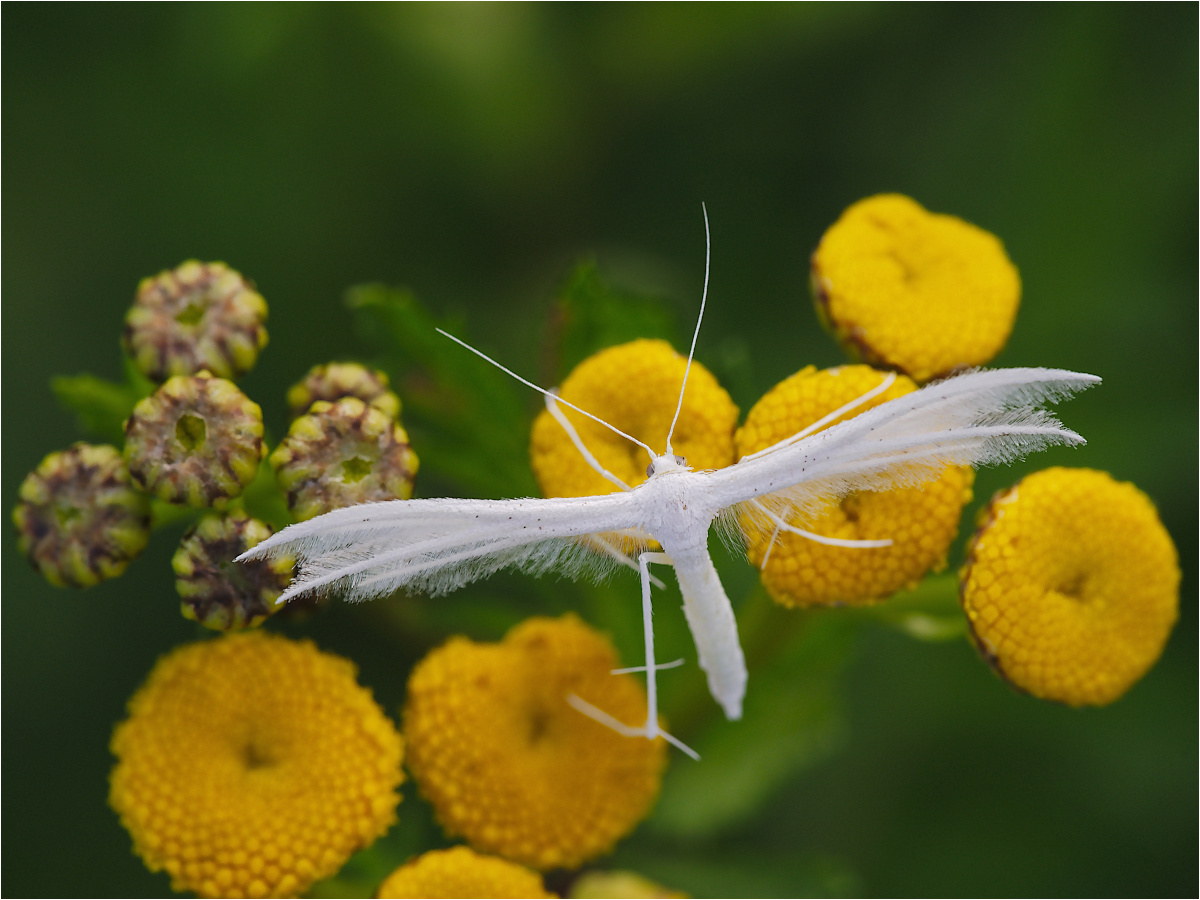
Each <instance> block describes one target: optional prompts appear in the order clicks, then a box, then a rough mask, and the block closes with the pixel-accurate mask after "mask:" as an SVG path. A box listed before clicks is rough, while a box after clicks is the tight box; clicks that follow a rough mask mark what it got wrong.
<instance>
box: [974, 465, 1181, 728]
mask: <svg viewBox="0 0 1200 900" xmlns="http://www.w3.org/2000/svg"><path fill="white" fill-rule="evenodd" d="M980 520H981V523H982V524H981V525H980V527H979V530H978V531H977V532H976V533H975V535H974V537H973V538H972V540H971V545H970V547H969V548H968V551H967V562H966V565H965V566H964V567H963V571H962V581H961V594H960V598H961V600H962V605H963V609H964V610H965V611H966V613H967V620H968V622H969V624H970V628H971V635H972V638H973V639H974V641H975V645H976V646H977V647H978V648H979V651H980V653H982V654H983V656H984V658H985V659H987V661H988V662H989V663H990V664H991V665H992V667H993V668H994V669H995V670H996V671H997V672H998V673H999V674H1000V675H1001V676H1002V677H1003V678H1004V679H1005V680H1007V681H1008V682H1009V683H1010V684H1012V685H1013V686H1014V687H1017V688H1019V689H1020V690H1022V691H1026V692H1028V693H1030V694H1033V695H1034V696H1035V697H1042V698H1044V699H1047V700H1058V701H1061V702H1063V703H1066V704H1069V705H1071V706H1084V705H1093V706H1103V705H1104V704H1106V703H1111V702H1112V701H1114V700H1116V699H1117V698H1118V697H1120V696H1121V695H1122V694H1123V693H1125V691H1127V690H1128V689H1129V688H1130V687H1131V686H1132V685H1133V683H1134V682H1135V681H1137V680H1138V679H1139V678H1141V677H1142V676H1143V675H1144V674H1145V673H1146V671H1147V670H1148V669H1149V668H1150V667H1151V666H1152V665H1154V662H1155V660H1157V659H1158V657H1159V656H1160V655H1161V653H1162V650H1163V647H1164V646H1165V645H1166V642H1167V637H1168V636H1169V635H1170V633H1171V627H1172V626H1173V625H1174V624H1175V619H1176V618H1177V617H1178V615H1179V560H1178V556H1177V554H1176V552H1175V545H1174V543H1172V541H1171V537H1170V535H1168V534H1167V530H1166V529H1165V528H1164V527H1163V525H1162V522H1161V521H1159V518H1158V513H1157V512H1156V511H1155V509H1154V504H1153V503H1152V502H1151V501H1150V499H1149V498H1148V497H1147V496H1146V495H1145V494H1143V493H1142V492H1141V491H1139V490H1138V489H1137V488H1136V487H1134V486H1133V485H1132V484H1129V483H1128V482H1119V481H1115V480H1114V479H1113V478H1112V476H1110V475H1109V474H1108V473H1107V472H1098V471H1095V470H1093V469H1065V468H1052V469H1046V470H1044V471H1042V472H1037V473H1035V474H1033V475H1029V476H1027V477H1026V478H1024V479H1022V480H1021V481H1020V482H1018V483H1017V485H1016V486H1015V487H1013V488H1011V489H1009V490H1007V491H1003V492H1001V493H999V494H997V495H996V496H995V497H994V498H993V499H992V502H991V505H990V506H988V508H987V509H986V510H984V512H983V514H982V515H981V517H980Z"/></svg>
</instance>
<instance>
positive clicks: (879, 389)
mask: <svg viewBox="0 0 1200 900" xmlns="http://www.w3.org/2000/svg"><path fill="white" fill-rule="evenodd" d="M895 380H896V373H895V372H888V373H887V375H886V376H885V377H884V379H883V381H881V382H880V383H879V384H877V385H875V387H873V388H871V389H870V390H869V391H865V392H863V393H861V394H859V395H858V396H857V397H855V398H854V399H853V400H851V401H850V402H849V403H844V404H842V405H841V406H839V407H838V408H837V409H835V410H834V411H833V412H831V413H826V414H825V415H823V416H821V418H819V419H817V421H815V422H813V423H812V424H811V425H809V426H807V427H806V428H802V429H800V430H799V431H797V432H796V433H795V434H793V435H790V436H788V437H785V438H784V439H783V440H782V441H778V442H777V443H774V444H772V445H771V446H770V447H765V448H763V449H762V450H758V451H756V452H754V453H748V454H746V455H745V456H743V457H742V459H739V460H738V462H741V461H742V460H744V459H756V458H758V457H760V456H766V455H767V454H768V453H774V452H775V451H776V450H779V449H781V448H783V447H786V446H788V445H789V444H794V443H796V441H799V440H802V439H804V438H806V437H808V436H809V435H810V434H812V433H813V432H814V431H820V430H821V429H822V428H824V427H825V426H826V425H828V424H830V423H831V422H833V421H835V420H837V419H840V418H841V417H842V416H844V415H845V414H846V413H848V412H850V411H851V410H853V409H856V408H857V407H859V406H862V405H863V404H864V403H866V402H867V401H868V400H873V399H875V398H876V397H878V396H879V395H880V394H882V393H883V392H884V391H886V390H887V389H888V388H890V387H891V386H892V384H893V383H894V382H895Z"/></svg>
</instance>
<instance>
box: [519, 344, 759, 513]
mask: <svg viewBox="0 0 1200 900" xmlns="http://www.w3.org/2000/svg"><path fill="white" fill-rule="evenodd" d="M686 366H687V358H686V357H684V356H681V355H680V354H678V353H676V352H675V350H674V349H673V348H672V347H671V345H670V344H668V343H667V342H666V341H658V340H637V341H631V342H630V343H628V344H620V345H618V346H616V347H609V348H608V349H606V350H601V351H600V352H599V353H596V354H594V355H592V356H590V357H588V358H587V359H585V360H584V361H583V362H581V363H580V364H579V365H578V366H576V367H575V369H574V370H573V371H572V372H571V374H570V375H568V376H567V378H566V380H565V381H563V383H562V386H561V389H560V391H559V396H560V397H562V398H563V399H564V400H567V401H569V402H570V403H573V404H575V405H576V406H578V407H580V408H581V409H585V410H587V411H588V412H590V413H591V414H592V415H595V416H598V417H599V418H601V419H603V420H604V421H606V422H608V423H609V424H611V425H613V426H615V427H616V428H619V429H621V430H622V431H624V432H625V433H626V434H629V435H632V436H633V437H635V438H637V439H638V440H640V441H642V442H643V443H644V444H646V445H648V446H650V447H652V448H653V449H654V450H655V451H656V452H658V453H661V452H663V451H664V450H665V449H666V444H667V432H668V431H669V430H670V427H671V418H672V417H673V416H674V415H675V407H676V404H677V402H678V399H679V389H680V386H681V385H682V384H683V373H684V369H685V368H686ZM559 408H560V409H561V410H562V412H563V413H564V415H565V416H566V417H567V419H568V420H569V421H570V422H571V424H572V425H574V426H575V430H576V431H577V432H578V433H579V437H580V438H581V439H582V440H583V443H584V446H586V447H587V448H588V449H589V450H590V451H591V452H592V453H593V454H594V455H595V457H596V459H597V460H599V462H600V464H601V465H602V466H604V467H605V468H606V469H608V470H609V471H610V472H612V473H613V474H614V475H616V476H617V477H618V478H620V479H621V480H622V481H624V482H625V483H626V484H627V485H629V486H630V487H636V486H637V485H639V484H641V483H642V482H643V481H645V480H646V467H647V466H648V465H649V464H650V457H649V455H648V454H647V453H646V451H645V450H643V449H642V448H641V447H638V446H637V445H636V444H633V443H631V442H630V441H628V440H626V439H625V438H623V437H621V436H620V435H618V434H614V433H613V432H612V431H610V430H609V429H607V428H605V427H604V426H603V425H601V424H599V423H598V422H595V421H593V420H591V419H589V418H587V417H586V416H582V415H580V414H579V413H577V412H575V411H574V410H572V409H570V408H568V407H566V406H565V405H560V407H559ZM737 419H738V408H737V406H736V405H735V404H734V402H733V400H731V399H730V397H729V394H727V393H726V392H725V389H724V388H722V387H721V386H720V385H719V384H718V383H717V379H716V378H715V377H713V375H712V373H711V372H709V371H708V370H707V369H705V368H704V367H703V366H702V365H700V364H699V363H698V362H693V363H692V369H691V372H690V374H689V375H688V383H687V392H686V393H685V394H684V397H683V409H682V410H681V412H680V413H679V421H678V423H676V425H675V433H674V435H673V436H672V438H671V444H672V446H673V448H674V451H675V453H676V454H678V455H680V456H682V457H684V458H685V459H686V460H687V462H688V465H689V466H691V467H692V468H693V469H695V470H697V471H699V470H701V469H719V468H722V467H724V466H727V465H729V464H730V463H732V462H733V430H734V428H736V427H737ZM530 456H531V458H532V462H533V472H534V475H536V476H537V480H538V484H539V485H541V488H542V494H543V495H545V496H546V497H587V496H590V495H594V494H608V493H612V492H613V491H616V490H619V488H618V487H617V486H616V485H614V484H613V483H612V482H610V481H608V480H606V479H605V478H604V477H603V476H602V475H600V474H599V473H597V472H596V470H595V469H593V468H592V467H591V466H590V465H588V463H587V461H586V460H585V459H584V458H583V456H582V455H581V454H580V453H579V451H578V450H577V449H576V448H575V446H574V444H573V443H572V442H571V439H570V437H569V436H568V435H567V433H566V431H565V430H563V428H562V426H561V425H559V423H558V422H556V421H555V420H554V418H553V417H552V416H551V415H550V413H549V412H547V411H546V410H542V412H541V413H540V414H539V415H538V417H537V419H536V420H535V421H534V423H533V434H532V439H531V441H530Z"/></svg>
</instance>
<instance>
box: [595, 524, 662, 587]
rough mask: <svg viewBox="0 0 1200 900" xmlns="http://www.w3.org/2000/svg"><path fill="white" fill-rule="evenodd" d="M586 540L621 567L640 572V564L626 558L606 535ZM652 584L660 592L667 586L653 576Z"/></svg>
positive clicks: (597, 535) (598, 535)
mask: <svg viewBox="0 0 1200 900" xmlns="http://www.w3.org/2000/svg"><path fill="white" fill-rule="evenodd" d="M585 540H586V541H587V542H588V543H589V544H592V545H594V546H595V547H596V548H597V549H599V550H600V551H602V552H603V553H606V554H608V555H609V556H611V557H612V558H613V559H615V560H616V561H617V562H619V563H620V564H621V565H623V566H628V567H629V568H631V569H633V570H634V571H635V572H637V571H639V567H638V564H637V563H636V562H634V561H633V560H632V559H630V558H629V557H628V556H626V555H625V554H624V553H623V552H622V551H621V548H620V547H618V546H617V545H616V544H614V543H613V542H612V541H610V540H608V539H607V538H606V537H604V535H601V534H592V535H588V537H587V538H585ZM650 583H651V584H653V585H654V586H655V587H656V588H658V589H660V590H661V589H663V588H665V587H666V585H665V584H664V583H663V582H662V581H660V580H659V579H657V578H655V577H654V576H653V575H651V576H650Z"/></svg>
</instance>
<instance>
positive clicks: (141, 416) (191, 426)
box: [125, 372, 266, 506]
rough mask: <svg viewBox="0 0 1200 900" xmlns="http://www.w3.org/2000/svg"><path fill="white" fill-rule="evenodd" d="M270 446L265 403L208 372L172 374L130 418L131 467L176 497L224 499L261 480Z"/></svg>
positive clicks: (141, 479)
mask: <svg viewBox="0 0 1200 900" xmlns="http://www.w3.org/2000/svg"><path fill="white" fill-rule="evenodd" d="M265 453H266V446H265V445H264V444H263V424H262V410H260V409H259V407H258V404H257V403H254V402H253V401H251V400H250V399H249V398H248V397H247V396H246V395H245V394H243V393H242V392H241V391H240V390H238V388H237V386H236V385H235V384H234V383H233V382H232V381H226V380H225V379H224V378H214V377H213V376H212V375H210V374H208V373H207V372H202V373H201V374H199V375H192V376H183V375H177V376H176V377H174V378H172V379H170V380H169V381H167V383H166V384H164V385H163V386H162V387H160V388H159V389H158V390H157V391H155V392H154V393H153V394H151V395H150V396H149V397H147V398H146V399H144V400H142V402H141V403H139V404H138V405H137V406H135V407H134V409H133V415H131V416H130V417H129V419H128V420H126V422H125V460H126V462H127V463H128V464H129V472H130V474H131V475H133V479H134V481H135V482H136V483H137V484H139V485H140V486H141V487H143V488H144V489H145V490H147V491H149V492H150V493H152V494H154V495H155V496H156V497H158V498H159V499H161V500H165V501H167V502H168V503H179V504H186V505H188V506H220V505H223V504H224V503H225V501H226V500H228V499H229V498H231V497H236V496H238V495H239V494H241V492H242V490H243V489H244V488H245V487H246V485H248V484H249V483H250V482H251V481H253V480H254V476H255V474H256V473H257V472H258V464H259V461H260V460H261V459H262V458H263V456H264V455H265Z"/></svg>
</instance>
